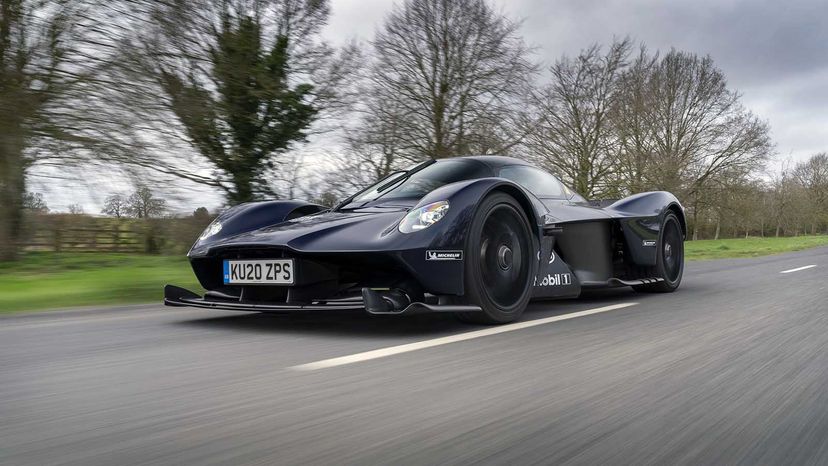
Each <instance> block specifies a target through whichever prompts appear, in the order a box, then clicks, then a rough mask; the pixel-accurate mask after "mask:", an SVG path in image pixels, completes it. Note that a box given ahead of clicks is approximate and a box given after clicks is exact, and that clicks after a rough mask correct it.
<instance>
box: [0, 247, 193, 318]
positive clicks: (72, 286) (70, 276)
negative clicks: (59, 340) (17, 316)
mask: <svg viewBox="0 0 828 466" xmlns="http://www.w3.org/2000/svg"><path fill="white" fill-rule="evenodd" d="M167 283H174V284H177V285H181V286H184V287H187V288H189V289H191V290H193V291H201V287H200V286H198V282H197V281H196V279H195V276H194V275H193V272H192V270H191V269H190V265H189V263H188V262H187V258H186V257H183V256H143V255H136V254H106V253H28V254H26V255H25V256H23V258H22V259H21V260H20V261H18V262H4V263H0V313H3V312H15V311H23V310H40V309H57V308H67V307H79V306H95V305H105V304H134V303H152V302H156V303H160V302H161V300H162V298H163V289H164V285H165V284H167Z"/></svg>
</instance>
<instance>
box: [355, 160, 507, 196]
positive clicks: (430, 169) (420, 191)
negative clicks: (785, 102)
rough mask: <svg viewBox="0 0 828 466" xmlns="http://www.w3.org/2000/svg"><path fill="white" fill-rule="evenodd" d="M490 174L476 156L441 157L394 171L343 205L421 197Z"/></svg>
mask: <svg viewBox="0 0 828 466" xmlns="http://www.w3.org/2000/svg"><path fill="white" fill-rule="evenodd" d="M486 176H492V174H491V173H490V171H489V169H488V167H486V165H484V164H482V163H480V162H478V161H475V160H441V161H439V162H432V163H430V164H427V165H425V166H424V164H420V165H417V166H416V167H414V168H412V169H411V170H408V171H405V172H400V173H396V174H393V175H391V176H389V177H387V178H385V179H384V180H382V181H380V182H379V183H377V184H375V185H373V186H371V187H369V188H367V189H366V190H364V191H363V193H362V194H360V195H358V196H357V197H356V198H354V199H353V200H352V201H351V202H349V203H348V205H346V206H345V208H354V207H357V206H360V205H364V204H367V203H368V202H371V201H375V200H377V199H380V198H382V199H383V200H391V199H420V198H422V197H423V196H425V195H426V194H428V193H430V192H431V191H434V190H435V189H437V188H439V187H441V186H445V185H447V184H451V183H456V182H458V181H464V180H472V179H476V178H483V177H486Z"/></svg>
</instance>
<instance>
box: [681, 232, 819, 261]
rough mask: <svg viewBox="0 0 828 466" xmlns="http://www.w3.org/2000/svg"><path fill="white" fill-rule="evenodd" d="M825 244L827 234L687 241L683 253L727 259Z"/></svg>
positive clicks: (698, 256)
mask: <svg viewBox="0 0 828 466" xmlns="http://www.w3.org/2000/svg"><path fill="white" fill-rule="evenodd" d="M826 245H828V236H794V237H790V238H753V237H751V238H734V239H718V240H699V241H688V242H686V243H684V253H685V257H687V259H688V260H707V259H729V258H737V257H759V256H767V255H770V254H780V253H783V252H792V251H801V250H803V249H809V248H815V247H819V246H826Z"/></svg>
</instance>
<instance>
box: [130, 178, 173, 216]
mask: <svg viewBox="0 0 828 466" xmlns="http://www.w3.org/2000/svg"><path fill="white" fill-rule="evenodd" d="M166 211H167V201H165V200H164V199H159V198H157V197H155V194H154V193H153V192H152V190H151V189H150V188H149V187H147V186H139V187H138V189H136V190H135V192H134V193H132V194H131V195H130V196H129V198H128V199H127V203H126V213H127V214H128V215H130V216H131V217H135V218H146V219H149V218H157V217H160V216H161V215H163V214H164V213H165V212H166Z"/></svg>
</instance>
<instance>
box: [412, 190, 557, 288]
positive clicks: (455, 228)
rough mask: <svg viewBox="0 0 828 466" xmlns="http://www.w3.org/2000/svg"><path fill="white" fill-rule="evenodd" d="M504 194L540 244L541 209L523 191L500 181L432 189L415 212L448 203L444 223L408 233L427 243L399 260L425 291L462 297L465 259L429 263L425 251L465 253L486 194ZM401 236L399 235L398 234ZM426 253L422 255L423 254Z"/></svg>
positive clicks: (535, 200) (538, 202)
mask: <svg viewBox="0 0 828 466" xmlns="http://www.w3.org/2000/svg"><path fill="white" fill-rule="evenodd" d="M498 190H499V191H504V192H506V193H508V194H510V195H512V196H513V197H514V198H515V199H516V200H517V201H518V203H519V204H520V205H521V206H522V207H523V209H524V211H525V213H526V215H527V217H528V218H529V223H530V225H532V228H533V232H534V235H535V238H533V239H534V240H535V241H538V242H539V238H540V232H541V226H540V224H539V219H540V218H542V214H541V213H540V212H543V211H539V209H542V208H543V206H542V204H540V201H538V200H537V199H536V198H534V196H531V195H528V194H526V192H525V191H524V190H523V188H521V187H519V186H518V185H516V184H515V183H513V182H511V181H509V180H506V179H503V178H480V179H475V180H468V181H461V182H458V183H452V184H449V185H446V186H443V187H440V188H438V189H435V190H434V191H432V192H431V193H429V194H428V195H426V196H425V197H423V198H422V199H421V200H420V202H419V203H418V204H417V206H415V207H414V209H417V208H420V207H422V206H425V205H427V204H431V203H433V202H439V201H448V202H449V206H450V208H449V213H448V215H447V216H446V218H445V219H444V220H441V221H440V222H439V223H438V224H436V225H434V226H433V227H431V228H428V229H426V230H423V231H421V232H413V233H407V234H405V235H406V236H408V237H410V238H411V239H412V240H414V239H415V238H417V235H420V237H422V238H423V239H426V238H427V239H428V241H427V244H425V245H423V244H422V243H420V241H413V242H415V243H420V244H421V247H419V248H413V249H408V250H404V251H402V253H401V260H402V261H403V263H405V264H406V268H407V269H408V270H409V271H410V272H411V273H412V275H414V276H416V277H417V279H418V280H419V281H420V282H421V283H422V284H423V286H424V287H425V288H426V289H427V290H439V292H441V293H445V294H457V295H462V294H464V285H463V283H464V271H465V267H464V263H465V261H466V260H467V259H468V258H466V257H463V258H462V260H452V261H435V260H428V259H427V254H425V253H424V252H425V251H453V252H457V251H465V250H466V243H467V241H468V232H469V231H470V229H471V223H472V221H473V220H474V216H475V213H476V212H477V209H478V207H479V205H480V201H481V200H483V199H484V198H485V197H486V196H487V195H489V193H491V192H494V191H498ZM398 234H400V235H402V233H398ZM424 249H425V251H424Z"/></svg>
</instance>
